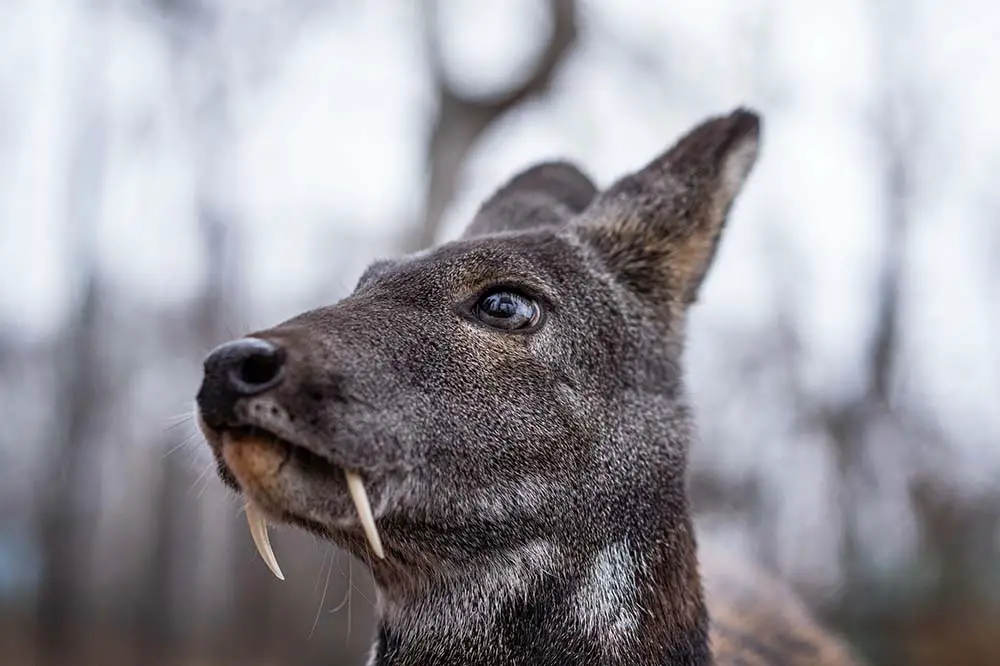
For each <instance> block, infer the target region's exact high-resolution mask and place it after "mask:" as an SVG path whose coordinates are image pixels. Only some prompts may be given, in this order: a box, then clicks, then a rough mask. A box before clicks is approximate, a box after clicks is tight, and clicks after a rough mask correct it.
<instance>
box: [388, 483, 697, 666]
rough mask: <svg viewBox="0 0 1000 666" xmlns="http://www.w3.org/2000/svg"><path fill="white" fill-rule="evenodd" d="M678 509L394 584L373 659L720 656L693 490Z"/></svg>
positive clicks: (631, 660) (693, 659)
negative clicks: (584, 539)
mask: <svg viewBox="0 0 1000 666" xmlns="http://www.w3.org/2000/svg"><path fill="white" fill-rule="evenodd" d="M674 499H675V500H678V501H679V502H680V505H677V504H674V505H673V506H672V507H671V508H672V509H679V511H677V513H675V514H673V515H674V516H677V518H676V519H673V520H669V521H668V523H669V524H665V525H664V524H661V525H658V526H657V528H656V529H650V530H649V531H648V534H636V533H635V532H634V531H633V532H632V533H629V534H623V535H618V538H611V539H604V540H603V541H599V542H597V543H594V544H592V545H588V546H584V547H581V545H580V542H579V541H577V542H575V543H574V542H572V541H566V542H565V543H564V544H563V545H554V544H553V543H551V542H548V541H546V542H541V541H534V542H530V543H526V544H522V545H521V546H519V547H518V548H516V549H512V550H509V551H506V552H503V553H501V554H499V555H497V554H494V555H491V557H490V558H489V560H488V561H483V562H481V563H477V564H473V565H470V566H468V567H461V568H456V570H450V571H448V572H447V573H445V574H443V575H441V576H440V577H438V578H436V579H434V581H433V582H431V583H429V584H427V585H423V586H420V587H417V588H411V589H409V590H407V592H406V593H402V594H400V593H398V591H396V590H383V595H382V604H381V617H380V621H379V632H378V638H377V641H376V643H375V645H374V647H373V651H372V658H371V662H370V663H371V664H372V665H373V666H411V665H413V666H415V665H417V664H420V665H424V666H430V665H437V666H452V665H455V666H458V665H459V664H461V665H463V666H492V665H497V666H499V665H500V664H503V665H504V666H513V665H519V664H535V665H540V666H541V665H545V664H561V665H566V666H573V665H575V664H580V665H582V664H588V665H591V666H593V665H607V666H612V665H617V664H630V665H635V666H645V665H647V664H648V665H650V666H652V665H653V664H655V665H656V666H665V665H672V666H703V665H707V664H711V656H710V650H709V647H708V620H707V611H706V608H705V603H704V599H703V595H702V588H701V581H700V577H699V574H698V568H697V560H696V557H695V538H694V533H693V527H692V524H691V521H690V518H689V516H688V513H687V503H686V501H685V500H684V498H683V496H681V497H678V498H674Z"/></svg>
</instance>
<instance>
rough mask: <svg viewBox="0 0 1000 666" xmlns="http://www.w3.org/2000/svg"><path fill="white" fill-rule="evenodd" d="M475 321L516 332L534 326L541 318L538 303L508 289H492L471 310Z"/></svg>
mask: <svg viewBox="0 0 1000 666" xmlns="http://www.w3.org/2000/svg"><path fill="white" fill-rule="evenodd" d="M472 314H473V315H475V317H476V319H478V320H479V321H481V322H483V323H484V324H487V325H489V326H492V327H493V328H499V329H501V330H504V331H517V330H523V329H526V328H531V327H533V326H535V325H536V324H537V323H538V321H539V319H540V318H541V314H542V309H541V307H540V306H539V305H538V303H537V302H536V301H535V300H534V299H532V298H530V297H528V296H525V295H524V294H522V293H519V292H517V291H512V290H510V289H494V290H491V291H488V292H486V293H485V294H483V295H482V296H481V297H480V298H479V300H478V301H477V302H476V304H475V306H473V308H472Z"/></svg>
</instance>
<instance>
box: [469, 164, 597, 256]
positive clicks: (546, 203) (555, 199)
mask: <svg viewBox="0 0 1000 666" xmlns="http://www.w3.org/2000/svg"><path fill="white" fill-rule="evenodd" d="M596 195H597V188H596V187H594V184H593V182H591V180H590V178H588V177H587V176H586V175H584V174H583V172H582V171H580V170H579V169H578V168H577V167H575V166H573V165H572V164H569V163H567V162H544V163H542V164H538V165H536V166H534V167H531V168H530V169H527V170H525V171H522V172H521V173H519V174H518V175H516V176H514V177H513V178H511V179H510V180H509V181H508V182H507V183H506V184H505V185H504V186H503V187H501V188H500V189H499V190H498V191H497V192H496V193H495V194H494V195H493V196H491V197H490V198H489V199H487V200H486V202H485V203H484V204H483V205H482V207H481V208H480V209H479V212H478V213H477V214H476V216H475V217H474V218H473V220H472V222H471V223H470V224H469V226H468V227H467V228H466V230H465V233H464V234H463V237H465V238H471V237H473V236H481V235H484V234H490V233H497V232H501V231H520V230H524V229H532V228H540V227H551V226H559V225H562V224H565V223H566V222H567V221H568V220H570V219H572V218H573V217H575V216H576V215H577V214H579V213H580V212H582V211H583V210H584V209H585V208H586V207H587V206H588V205H589V204H590V203H591V202H592V201H593V200H594V197H595V196H596Z"/></svg>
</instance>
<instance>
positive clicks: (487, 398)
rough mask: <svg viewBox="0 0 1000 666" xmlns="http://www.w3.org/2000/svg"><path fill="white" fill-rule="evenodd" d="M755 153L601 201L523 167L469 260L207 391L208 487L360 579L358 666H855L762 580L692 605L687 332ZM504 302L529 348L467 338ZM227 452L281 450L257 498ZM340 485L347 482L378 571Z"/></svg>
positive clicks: (567, 174)
mask: <svg viewBox="0 0 1000 666" xmlns="http://www.w3.org/2000/svg"><path fill="white" fill-rule="evenodd" d="M758 135H759V119H758V117H757V115H756V114H754V113H752V112H749V111H746V110H742V109H741V110H737V111H735V112H733V113H732V114H730V115H728V116H725V117H718V118H714V119H710V120H708V121H706V122H704V123H702V124H701V125H699V126H698V127H696V128H695V129H694V130H692V131H691V132H690V133H689V134H688V135H687V136H686V137H684V138H683V139H682V140H681V141H679V142H678V143H677V144H676V145H675V146H674V147H673V148H671V149H670V150H668V151H667V152H666V153H664V154H663V155H661V156H660V157H658V158H657V159H655V160H654V161H653V162H652V163H650V164H649V165H648V166H647V167H645V168H644V169H642V170H640V171H638V172H636V173H635V174H632V175H629V176H626V177H625V178H623V179H621V180H620V181H618V182H617V183H615V184H613V185H611V186H610V187H609V188H607V189H606V190H604V191H598V190H597V188H596V187H595V186H594V185H593V184H592V183H591V181H590V180H589V179H588V178H587V177H586V176H584V175H583V174H582V173H581V172H580V171H579V170H578V169H576V168H575V167H573V166H572V165H569V164H567V163H562V162H553V163H547V164H542V165H539V166H536V167H533V168H532V169H529V170H528V171H526V172H524V173H522V174H520V175H518V176H517V177H515V178H514V179H513V180H511V181H510V182H509V183H508V184H507V185H506V186H504V187H503V188H502V189H501V190H500V191H499V192H497V194H495V195H494V196H493V197H492V198H490V199H489V200H488V201H487V202H486V203H485V204H484V206H483V208H482V209H481V210H480V212H479V213H478V215H477V216H476V217H475V219H474V220H473V221H472V222H471V224H470V225H469V227H468V229H467V231H466V233H465V234H464V235H463V237H462V238H460V239H458V240H456V241H454V242H450V243H445V244H443V245H441V246H439V247H436V248H433V249H431V250H429V251H425V252H422V253H418V254H416V255H412V256H409V257H405V258H402V259H395V260H385V261H380V262H376V263H375V264H373V265H372V267H370V268H369V270H368V271H367V272H366V273H365V274H364V276H363V277H362V278H361V279H360V281H359V283H358V285H357V288H356V290H355V291H354V293H352V294H351V295H350V296H348V297H347V298H345V299H343V300H342V301H340V302H339V303H336V304H334V305H331V306H329V307H323V308H320V309H317V310H314V311H311V312H306V313H304V314H302V315H300V316H298V317H295V318H294V319H292V320H290V321H287V322H285V323H283V324H281V325H279V326H277V327H275V328H273V329H269V330H266V331H261V332H259V333H256V334H254V335H255V336H256V337H258V338H261V339H264V340H267V341H270V342H272V343H274V344H275V345H278V346H279V347H280V348H281V349H282V350H283V352H282V353H283V358H284V364H283V368H282V375H281V381H280V383H278V384H277V385H276V386H274V387H273V388H271V389H269V390H267V391H266V392H263V393H261V394H259V395H255V396H253V397H248V398H245V399H241V400H239V401H236V402H234V403H232V404H227V407H226V408H225V409H222V408H221V407H219V404H221V403H218V402H213V393H212V391H213V390H214V389H213V385H212V384H211V381H214V380H210V378H209V379H206V383H205V385H203V388H202V393H201V394H200V395H199V400H200V405H201V420H202V423H203V426H204V429H205V432H206V434H207V436H208V439H209V441H210V443H211V444H212V446H213V451H214V452H215V454H216V456H217V459H218V461H219V468H220V473H221V476H222V478H223V479H224V480H225V481H226V482H227V483H228V484H229V485H230V486H232V487H233V488H234V489H235V490H237V491H240V490H242V491H243V492H245V493H247V494H249V495H251V496H252V497H253V499H254V500H255V501H256V502H257V503H258V504H259V505H261V506H262V507H263V508H264V509H265V510H266V511H267V512H268V513H269V514H270V515H271V517H272V518H274V519H275V520H281V521H284V522H287V523H291V524H295V525H298V526H300V527H302V528H305V529H307V530H311V531H313V532H315V533H317V534H320V535H322V536H323V537H325V538H328V539H330V540H332V541H334V542H335V543H337V544H339V545H341V546H342V547H344V548H346V549H348V550H350V551H351V552H352V553H354V554H355V555H356V556H357V557H359V558H361V559H362V560H364V561H365V562H366V563H367V564H368V565H369V566H370V567H371V569H372V573H373V575H374V577H375V580H376V582H377V584H378V586H379V588H380V597H381V603H380V608H379V613H380V629H379V634H378V637H377V640H376V643H375V645H374V647H373V655H372V663H373V664H378V665H384V666H389V665H391V666H407V665H416V664H426V665H432V664H437V665H441V666H450V665H453V664H454V665H456V666H457V665H459V664H462V665H466V666H475V665H483V666H486V665H489V664H505V665H515V664H532V665H537V666H545V665H548V664H552V665H555V664H560V665H566V666H572V665H574V664H604V665H608V666H610V665H614V664H630V665H637V666H641V665H654V664H655V665H657V666H662V665H665V664H672V665H678V666H680V665H684V666H693V665H696V664H697V665H701V664H711V663H718V664H764V663H766V664H806V663H809V664H823V665H829V666H834V665H840V664H850V663H854V662H853V661H852V658H851V657H850V656H849V655H848V653H847V652H846V651H845V649H844V648H843V647H842V646H841V644H840V642H839V641H838V640H836V639H835V638H832V637H831V636H829V635H828V634H826V633H825V632H823V631H822V630H820V629H819V628H818V627H817V626H816V625H815V624H814V623H813V621H812V620H811V619H810V618H809V615H808V613H806V612H805V611H804V610H803V608H802V606H801V605H799V604H798V602H797V601H795V600H794V598H793V597H791V596H790V595H789V594H788V593H787V592H786V591H784V590H783V589H782V588H781V587H780V585H779V584H777V583H776V582H770V581H768V582H766V583H762V582H761V581H763V580H764V579H763V578H760V577H759V576H757V577H754V576H750V578H752V579H753V581H751V582H753V583H754V584H753V585H751V586H749V587H741V586H739V585H733V584H731V581H729V579H727V578H726V577H725V576H721V577H720V578H719V579H718V580H719V581H721V582H720V583H719V584H713V582H712V581H714V580H716V579H715V578H712V576H713V574H712V573H711V572H709V582H708V586H707V589H708V590H709V598H708V603H707V604H706V600H705V595H704V593H703V585H702V576H701V574H700V573H699V557H698V551H697V550H696V544H695V536H694V529H693V525H692V521H691V516H690V510H689V504H688V499H687V495H686V492H685V472H686V469H685V468H686V459H687V450H688V447H689V445H690V443H691V441H692V438H693V436H694V433H693V427H692V418H691V414H690V410H689V408H688V404H687V400H686V399H685V391H684V387H683V383H682V373H681V356H682V350H683V346H684V344H683V343H684V319H685V315H686V312H687V309H688V307H689V306H690V304H691V303H692V302H693V301H694V300H695V299H696V296H697V292H698V288H699V286H700V284H701V282H702V280H703V278H704V276H705V274H706V271H707V270H708V268H709V266H710V264H711V262H712V258H713V256H714V254H715V249H716V247H717V243H718V240H719V237H720V234H721V232H722V230H723V227H724V226H725V222H726V219H727V216H728V212H729V209H730V207H731V205H732V203H733V201H734V200H735V198H736V196H737V194H738V193H739V190H740V188H741V186H742V185H743V182H744V180H745V179H746V177H747V175H748V174H749V172H750V169H751V167H752V165H753V163H754V161H755V159H756V155H757V145H758ZM500 284H502V285H507V286H512V287H516V288H518V289H519V290H523V291H525V292H527V293H528V294H530V295H532V296H533V297H535V298H536V299H537V300H538V302H540V303H541V304H542V306H543V309H544V311H545V316H544V319H543V321H542V322H541V324H540V325H539V326H538V327H537V329H534V330H532V331H531V332H501V331H497V330H494V329H491V328H489V327H487V326H485V325H483V324H482V323H480V322H477V321H476V320H475V318H474V317H470V316H469V313H468V305H469V303H471V302H473V301H475V299H476V298H477V296H478V295H480V294H482V293H483V291H484V290H485V289H487V288H489V287H491V286H494V285H500ZM248 426H249V427H250V428H251V429H250V430H248V429H247V427H248ZM232 428H236V430H233V431H232V432H233V433H234V434H233V436H234V437H243V438H246V437H249V436H253V437H257V438H259V437H261V435H262V433H266V434H267V435H266V436H267V437H268V438H270V439H269V441H270V442H271V444H269V445H268V446H273V447H276V448H275V450H277V451H280V461H279V462H280V464H277V465H275V466H273V468H268V470H269V471H267V475H266V479H262V478H257V477H255V478H253V479H250V478H249V477H250V472H248V471H246V470H242V469H241V470H234V469H231V467H232V465H229V464H227V462H226V459H225V456H223V455H222V453H221V452H220V437H219V435H220V433H221V432H223V431H226V430H229V429H232ZM241 441H242V440H241ZM734 445H735V443H734ZM339 468H347V469H350V470H354V471H357V472H359V473H361V474H362V475H363V477H364V478H365V481H366V485H367V487H368V490H369V493H370V495H371V499H372V506H373V508H374V511H375V516H376V520H377V523H378V526H379V529H380V532H381V534H382V539H383V541H384V544H385V549H386V554H387V557H386V559H385V560H378V559H376V558H373V557H372V556H371V555H370V553H369V552H368V550H367V548H366V546H365V541H364V539H363V536H362V533H361V531H360V529H359V527H358V524H357V521H356V520H355V519H354V510H353V508H352V506H351V503H350V501H349V498H348V494H347V491H346V487H345V483H344V481H343V476H342V474H340V473H339ZM256 473H257V472H254V474H256ZM730 571H731V569H730ZM748 591H749V592H748ZM748 595H749V596H748ZM748 599H753V602H752V603H747V600H748ZM710 616H711V618H712V619H711V621H710V619H709V618H710ZM713 655H714V656H713Z"/></svg>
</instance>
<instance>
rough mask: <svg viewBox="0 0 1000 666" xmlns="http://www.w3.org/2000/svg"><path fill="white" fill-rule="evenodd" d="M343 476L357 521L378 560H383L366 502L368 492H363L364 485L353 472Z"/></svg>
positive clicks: (372, 517)
mask: <svg viewBox="0 0 1000 666" xmlns="http://www.w3.org/2000/svg"><path fill="white" fill-rule="evenodd" d="M344 476H346V477H347V489H348V490H349V491H350V493H351V499H352V500H354V508H355V509H357V511H358V519H359V520H360V521H361V527H362V529H364V531H365V536H366V537H368V543H369V545H371V547H372V550H373V551H374V552H375V554H376V555H378V557H379V559H385V551H384V550H382V539H381V538H380V537H379V535H378V528H377V527H375V517H374V516H372V507H371V504H370V503H369V502H368V492H367V491H366V490H365V483H364V481H362V480H361V477H360V476H358V475H357V474H355V473H354V472H348V471H346V470H345V471H344Z"/></svg>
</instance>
